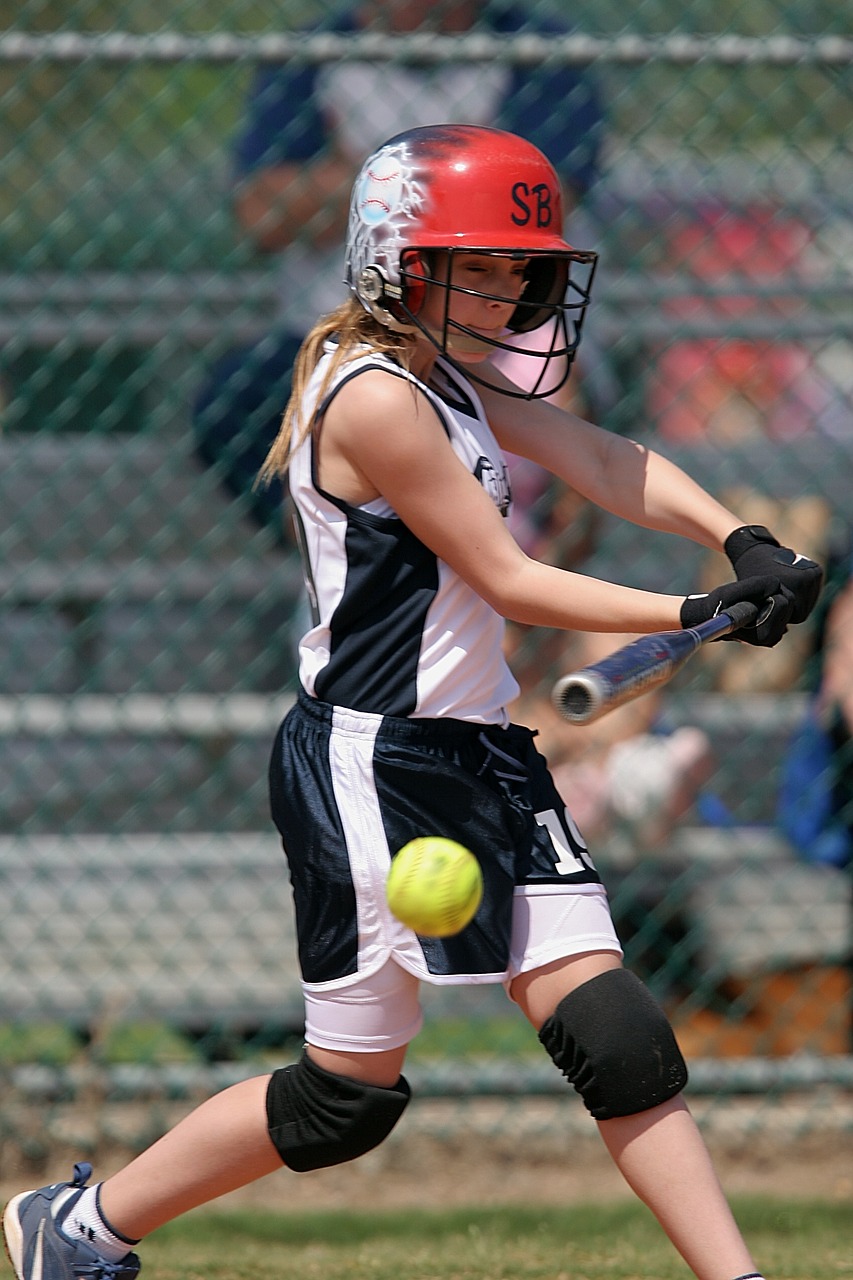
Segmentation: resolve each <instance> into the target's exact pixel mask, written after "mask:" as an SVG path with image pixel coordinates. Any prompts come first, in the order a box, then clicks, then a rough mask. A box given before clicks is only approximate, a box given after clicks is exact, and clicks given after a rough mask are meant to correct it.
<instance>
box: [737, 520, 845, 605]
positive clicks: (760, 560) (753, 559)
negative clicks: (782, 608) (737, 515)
mask: <svg viewBox="0 0 853 1280" xmlns="http://www.w3.org/2000/svg"><path fill="white" fill-rule="evenodd" d="M724 550H725V553H726V555H727V556H728V557H729V560H731V562H732V568H733V569H734V571H735V573H736V574H737V578H738V581H739V582H740V581H742V580H743V579H744V578H753V577H755V576H756V575H761V574H772V575H773V576H774V577H777V578H778V579H779V581H780V582H781V584H782V586H783V587H786V588H787V589H788V591H790V593H791V595H792V596H793V598H794V606H793V608H792V610H791V622H805V620H806V618H807V617H808V616H809V614H810V613H811V611H812V609H813V608H814V607H815V605H816V604H817V602H818V597H819V596H820V590H821V587H822V585H823V569H822V568H821V567H820V565H819V564H817V563H816V561H814V560H809V558H808V556H801V555H798V554H797V552H796V551H792V550H791V548H790V547H782V546H780V545H779V543H778V542H777V541H776V539H775V538H774V537H773V534H772V533H771V532H770V530H769V529H765V527H764V525H763V524H745V525H743V527H742V528H740V529H735V531H734V533H730V534H729V536H728V537H727V538H726V542H725V547H724Z"/></svg>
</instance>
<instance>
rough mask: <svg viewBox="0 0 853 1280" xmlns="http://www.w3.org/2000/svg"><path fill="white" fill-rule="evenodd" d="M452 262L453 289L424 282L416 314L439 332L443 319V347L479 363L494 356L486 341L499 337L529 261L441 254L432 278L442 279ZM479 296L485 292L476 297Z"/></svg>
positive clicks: (457, 356) (461, 358) (466, 360)
mask: <svg viewBox="0 0 853 1280" xmlns="http://www.w3.org/2000/svg"><path fill="white" fill-rule="evenodd" d="M451 263H452V276H451V281H450V283H451V285H452V288H451V289H450V290H449V291H448V289H447V288H446V287H444V286H443V285H428V286H427V291H426V298H425V300H424V304H423V307H422V309H421V312H420V315H419V317H418V318H419V320H420V321H421V323H422V324H423V325H424V326H425V327H426V328H427V329H429V330H430V331H432V332H433V333H435V332H436V331H438V333H439V334H442V333H443V332H444V326H445V320H447V322H448V328H447V341H446V347H447V351H448V352H449V353H450V354H451V355H452V356H453V358H454V359H455V360H459V361H461V362H463V363H471V364H478V363H480V361H482V360H485V359H487V358H488V357H489V356H490V355H494V352H495V348H494V346H492V345H491V342H490V341H489V340H492V341H494V340H498V341H500V340H502V339H503V337H504V335H505V334H506V332H507V322H508V321H509V319H510V317H511V315H512V313H513V311H514V310H515V306H516V303H517V302H518V301H519V299H520V298H521V296H522V293H523V292H524V287H525V283H526V282H525V278H524V273H525V270H526V268H527V263H528V259H527V258H514V257H497V256H496V255H494V254H490V253H454V254H453V255H452V256H451V255H443V256H442V257H441V258H439V261H438V262H437V263H436V264H435V276H436V278H437V279H440V280H446V279H447V276H448V273H449V272H450V270H451ZM484 294H485V295H489V296H486V297H483V296H480V295H484ZM466 330H467V331H468V332H465V331H466ZM478 335H482V337H483V339H484V341H483V342H482V343H480V342H478V341H477V338H478Z"/></svg>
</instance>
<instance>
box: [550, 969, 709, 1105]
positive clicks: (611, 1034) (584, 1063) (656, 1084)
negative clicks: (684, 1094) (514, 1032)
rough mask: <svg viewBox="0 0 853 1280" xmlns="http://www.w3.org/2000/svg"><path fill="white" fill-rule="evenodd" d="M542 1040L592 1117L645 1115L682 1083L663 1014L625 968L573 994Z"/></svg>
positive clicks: (681, 1063)
mask: <svg viewBox="0 0 853 1280" xmlns="http://www.w3.org/2000/svg"><path fill="white" fill-rule="evenodd" d="M539 1039H540V1040H541V1041H542V1043H543V1044H544V1046H545V1048H546V1049H547V1050H548V1052H549V1053H550V1055H551V1057H552V1058H553V1059H554V1061H555V1062H556V1064H557V1066H558V1067H559V1068H560V1070H561V1071H562V1072H563V1074H564V1075H565V1077H566V1079H567V1080H568V1081H569V1083H570V1084H572V1085H574V1087H575V1089H576V1090H577V1091H578V1093H579V1094H580V1096H581V1097H582V1098H583V1101H584V1105H585V1106H586V1108H587V1110H588V1111H589V1112H590V1114H591V1115H593V1116H595V1118H596V1120H612V1119H614V1118H615V1117H616V1116H630V1115H635V1114H636V1113H637V1112H640V1111H649V1110H650V1109H651V1108H652V1107H656V1106H658V1105H659V1104H660V1103H661V1102H666V1101H667V1099H669V1098H673V1097H675V1095H676V1094H677V1093H680V1092H681V1090H682V1089H683V1088H684V1086H685V1085H686V1084H687V1066H686V1064H685V1062H684V1058H683V1057H682V1056H681V1050H680V1049H679V1047H678V1045H677V1043H676V1040H675V1036H674V1035H673V1031H672V1027H671V1026H670V1025H669V1020H668V1019H667V1016H666V1014H665V1013H664V1011H663V1009H661V1007H660V1005H659V1004H658V1002H657V1001H656V1000H655V998H654V996H653V995H652V994H651V992H650V991H649V990H648V988H647V987H646V986H645V985H644V984H643V983H642V982H641V981H640V979H639V978H638V977H637V976H636V975H635V974H633V973H630V972H629V971H628V970H627V969H607V970H605V972H604V973H600V974H599V975H598V976H597V977H595V978H591V979H590V981H589V982H585V983H584V984H583V985H582V986H580V987H577V988H576V989H575V990H574V991H572V992H570V993H569V995H567V996H565V997H564V998H563V999H562V1000H561V1001H560V1003H559V1004H558V1005H557V1008H556V1009H555V1010H554V1013H553V1014H552V1015H551V1017H550V1018H549V1019H548V1020H547V1022H545V1024H544V1025H543V1027H542V1030H541V1031H540V1032H539Z"/></svg>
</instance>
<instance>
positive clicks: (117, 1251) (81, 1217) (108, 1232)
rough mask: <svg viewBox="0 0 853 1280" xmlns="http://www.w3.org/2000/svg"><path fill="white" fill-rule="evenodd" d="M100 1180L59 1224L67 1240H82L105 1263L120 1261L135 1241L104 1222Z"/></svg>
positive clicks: (88, 1189)
mask: <svg viewBox="0 0 853 1280" xmlns="http://www.w3.org/2000/svg"><path fill="white" fill-rule="evenodd" d="M99 1187H100V1183H98V1184H96V1185H95V1186H94V1187H87V1188H86V1190H85V1191H84V1192H83V1194H82V1195H81V1196H80V1198H79V1199H78V1201H77V1203H76V1204H75V1205H74V1207H73V1209H72V1210H71V1212H70V1213H69V1214H67V1215H66V1217H65V1221H64V1222H63V1223H62V1234H63V1235H65V1236H67V1237H68V1239H69V1240H85V1241H86V1243H87V1244H88V1245H91V1247H92V1248H93V1249H94V1250H95V1252H96V1253H97V1254H99V1255H100V1257H102V1258H103V1259H104V1261H105V1262H121V1260H122V1258H126V1257H127V1255H128V1254H129V1253H130V1250H131V1247H132V1246H133V1245H135V1244H138V1241H137V1240H127V1239H126V1238H125V1237H124V1236H121V1235H119V1234H118V1233H117V1232H116V1230H115V1229H114V1228H113V1227H111V1226H110V1225H109V1223H107V1222H105V1221H104V1216H103V1214H102V1213H101V1209H100V1205H99V1203H98V1190H99Z"/></svg>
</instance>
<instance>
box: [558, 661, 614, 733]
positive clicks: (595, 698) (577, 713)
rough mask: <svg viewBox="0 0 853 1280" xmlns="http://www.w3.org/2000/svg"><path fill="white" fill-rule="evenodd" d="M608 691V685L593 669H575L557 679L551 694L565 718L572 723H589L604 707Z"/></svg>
mask: <svg viewBox="0 0 853 1280" xmlns="http://www.w3.org/2000/svg"><path fill="white" fill-rule="evenodd" d="M608 692H609V688H608V685H607V684H606V682H605V681H603V680H602V679H601V677H600V676H597V675H596V674H595V672H594V671H577V672H575V674H574V675H570V676H563V678H562V680H558V681H557V683H556V684H555V685H554V689H553V692H552V695H551V696H552V698H553V702H554V706H555V707H556V708H557V710H558V711H559V713H560V715H561V716H563V717H564V718H565V719H566V720H569V721H570V722H571V723H572V724H589V722H590V721H591V720H595V719H596V718H597V717H598V716H599V715H600V714H601V712H602V710H603V709H604V704H605V700H606V698H607V694H608Z"/></svg>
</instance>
